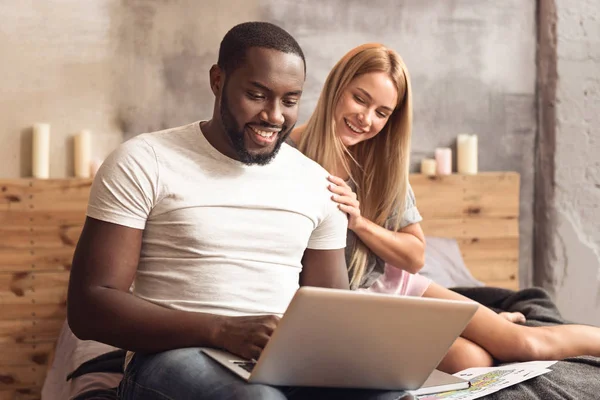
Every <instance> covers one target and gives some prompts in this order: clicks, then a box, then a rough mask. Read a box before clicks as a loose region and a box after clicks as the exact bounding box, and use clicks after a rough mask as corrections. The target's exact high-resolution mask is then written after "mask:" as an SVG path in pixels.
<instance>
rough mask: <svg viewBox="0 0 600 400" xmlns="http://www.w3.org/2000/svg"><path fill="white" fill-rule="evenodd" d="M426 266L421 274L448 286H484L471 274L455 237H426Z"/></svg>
mask: <svg viewBox="0 0 600 400" xmlns="http://www.w3.org/2000/svg"><path fill="white" fill-rule="evenodd" d="M425 240H426V243H427V247H426V249H425V266H424V267H423V268H422V269H421V271H419V274H421V275H423V276H425V277H427V278H429V279H431V280H432V281H434V282H435V283H437V284H438V285H441V286H443V287H446V288H451V287H457V286H463V287H464V286H467V287H474V286H484V284H483V283H482V282H480V281H478V280H477V279H475V278H474V277H473V275H471V272H469V269H468V268H467V266H466V265H465V262H464V260H463V258H462V255H461V254H460V248H459V247H458V243H457V242H456V240H455V239H449V238H441V237H431V236H426V237H425Z"/></svg>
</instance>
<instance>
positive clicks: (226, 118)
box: [220, 83, 293, 165]
mask: <svg viewBox="0 0 600 400" xmlns="http://www.w3.org/2000/svg"><path fill="white" fill-rule="evenodd" d="M226 89H227V83H225V87H224V88H223V95H222V96H221V104H220V110H221V121H222V123H223V128H224V129H225V132H226V133H227V136H229V140H230V141H231V144H232V145H233V150H234V151H235V153H236V154H237V156H238V158H239V161H241V162H242V163H244V164H246V165H266V164H268V163H270V162H271V161H272V160H273V158H275V156H276V155H277V153H278V152H279V149H280V148H281V145H282V144H283V142H285V140H286V139H287V137H288V136H289V135H290V133H291V132H292V128H293V126H292V127H291V128H289V129H288V128H287V126H286V125H283V126H282V129H281V131H279V132H278V133H277V135H278V137H277V142H275V146H274V147H273V151H271V152H270V153H264V154H263V153H260V154H252V153H250V152H249V151H248V150H246V146H245V144H244V128H240V127H238V126H237V122H236V121H235V118H234V117H233V114H232V113H231V110H230V109H229V102H228V101H227V95H226V94H225V93H226V92H227V90H226ZM261 126H263V127H265V128H273V126H272V125H268V124H265V123H261ZM277 128H278V127H277Z"/></svg>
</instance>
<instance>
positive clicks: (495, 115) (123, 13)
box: [0, 0, 536, 284]
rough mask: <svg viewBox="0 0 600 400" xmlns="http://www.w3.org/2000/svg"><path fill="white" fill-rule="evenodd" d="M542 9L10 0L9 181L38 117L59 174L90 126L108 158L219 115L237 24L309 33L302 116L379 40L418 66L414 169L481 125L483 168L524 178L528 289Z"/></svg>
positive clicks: (461, 2) (481, 0) (262, 0)
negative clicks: (165, 131) (353, 55)
mask: <svg viewBox="0 0 600 400" xmlns="http://www.w3.org/2000/svg"><path fill="white" fill-rule="evenodd" d="M34 3H35V7H34ZM534 12H535V1H534V0H527V1H525V0H503V1H497V0H444V1H440V0H372V1H369V2H365V1H363V0H329V1H326V2H323V1H319V0H304V1H297V0H278V1H275V0H254V1H244V0H227V1H221V2H200V1H195V0H122V1H118V0H97V1H93V2H89V1H78V0H48V1H46V2H33V1H32V0H29V1H21V2H12V1H8V0H4V1H2V0H0V51H1V52H2V54H3V55H4V59H9V60H10V62H4V63H1V64H0V74H2V76H3V79H2V80H0V107H2V110H3V112H2V113H1V114H0V128H1V130H0V139H1V140H2V141H1V143H2V147H1V148H0V159H2V160H3V163H2V164H0V176H1V177H16V176H19V175H23V174H27V173H28V166H29V154H28V149H29V145H28V143H27V141H26V140H27V135H26V132H23V130H24V129H25V128H26V127H27V126H29V125H30V124H31V123H33V122H36V121H42V120H43V121H48V122H50V123H51V124H52V128H53V134H52V147H53V155H54V158H53V159H52V167H51V175H52V176H54V177H60V176H65V174H67V173H68V172H69V171H70V169H71V162H70V159H71V158H70V157H71V156H70V152H69V140H70V136H71V135H72V134H73V133H75V132H76V131H77V130H79V129H82V128H90V129H92V130H93V131H94V133H95V136H94V144H95V147H94V151H95V154H96V155H97V156H99V157H103V156H104V155H105V154H106V153H107V152H108V151H110V149H112V148H113V147H114V146H115V145H116V144H117V143H118V142H120V141H121V140H122V137H123V136H124V137H129V136H131V135H134V134H137V133H140V132H144V131H150V130H155V129H160V128H163V127H167V126H174V125H179V124H183V123H187V122H190V121H193V120H195V119H199V118H205V117H209V116H210V115H211V111H212V94H211V93H210V91H209V87H208V68H209V67H210V65H211V64H212V63H214V62H215V61H216V50H217V46H218V43H219V41H220V39H221V37H222V36H223V34H224V33H225V31H226V30H227V29H228V28H230V27H231V26H233V25H234V24H235V23H237V22H241V21H244V20H253V19H261V20H267V21H272V22H275V23H278V24H280V25H282V26H283V27H285V28H286V29H288V30H289V31H290V32H292V33H293V34H294V35H295V36H296V37H297V38H298V40H299V42H300V44H301V45H302V46H303V48H304V50H305V53H306V56H307V61H308V71H309V74H308V77H307V82H306V87H305V96H304V97H303V102H302V112H301V120H304V119H305V118H306V117H307V116H308V115H309V114H310V112H311V110H312V108H313V107H314V105H315V104H316V100H317V96H318V94H319V90H320V88H321V85H322V83H323V81H324V79H325V76H326V74H327V72H328V71H329V69H330V68H331V67H332V66H333V64H334V63H335V62H336V61H337V60H338V59H339V58H340V57H341V56H342V55H343V54H344V53H345V52H346V51H347V50H349V49H350V48H351V47H353V46H356V45H358V44H361V43H364V42H367V41H379V42H383V43H385V44H387V45H388V46H390V47H393V48H395V49H396V50H398V51H399V52H400V53H401V54H402V55H403V57H404V58H405V61H406V63H407V64H408V67H409V69H410V71H411V74H412V79H413V87H414V105H415V130H414V140H413V160H414V164H417V163H418V162H419V160H420V159H421V158H422V157H424V156H429V155H431V154H432V152H433V150H434V148H435V147H437V146H440V145H443V146H446V145H452V144H453V143H454V140H455V138H456V135H457V134H458V133H462V132H470V133H477V134H479V135H480V154H481V156H480V167H481V170H514V171H518V172H520V173H521V174H522V194H521V204H522V206H521V214H522V218H521V238H522V239H521V276H520V278H521V281H522V282H523V283H525V284H528V283H529V282H530V271H531V252H532V250H531V238H532V234H531V231H532V225H533V223H532V204H533V168H532V167H533V152H534V151H533V142H534V135H535V130H536V120H535V103H534V95H535V13H534ZM21 165H22V166H21ZM440 203H441V206H443V199H440Z"/></svg>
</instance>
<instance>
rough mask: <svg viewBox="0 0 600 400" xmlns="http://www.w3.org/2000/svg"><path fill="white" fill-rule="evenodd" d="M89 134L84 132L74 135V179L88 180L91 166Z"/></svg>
mask: <svg viewBox="0 0 600 400" xmlns="http://www.w3.org/2000/svg"><path fill="white" fill-rule="evenodd" d="M91 151H92V146H91V134H90V131H88V130H84V131H81V132H80V133H78V134H77V135H75V138H74V152H73V153H74V156H75V160H74V167H75V168H74V169H75V177H77V178H89V177H90V165H91Z"/></svg>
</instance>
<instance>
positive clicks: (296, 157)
mask: <svg viewBox="0 0 600 400" xmlns="http://www.w3.org/2000/svg"><path fill="white" fill-rule="evenodd" d="M327 175H328V173H327V171H325V170H324V169H323V168H322V167H321V166H319V165H318V164H317V163H315V162H313V161H312V160H310V159H308V158H306V157H305V156H304V155H302V154H301V153H300V152H298V151H297V150H296V149H294V148H292V147H290V146H289V145H287V144H283V145H282V146H281V149H280V151H279V153H278V155H277V156H276V157H275V158H274V159H273V160H272V161H271V162H270V163H269V164H267V165H265V166H257V165H254V166H248V165H245V164H243V163H240V162H238V161H235V160H233V159H231V158H229V157H227V156H225V155H223V154H222V153H220V152H219V151H218V150H216V149H215V148H214V147H212V145H211V144H210V143H209V142H208V141H207V140H206V138H205V137H204V134H203V133H202V131H201V130H200V127H199V122H195V123H193V124H190V125H186V126H182V127H178V128H174V129H169V130H165V131H160V132H154V133H146V134H142V135H139V136H136V137H134V138H133V139H130V140H128V141H127V142H125V143H123V144H122V145H121V146H120V147H119V148H118V149H117V150H115V151H114V152H113V153H112V154H111V155H110V156H109V157H108V158H107V159H106V161H105V162H104V163H103V164H102V167H101V168H100V170H99V171H98V174H97V175H96V178H95V179H94V183H93V185H92V189H91V193H90V201H89V206H88V211H87V215H88V216H89V217H92V218H95V219H99V220H102V221H106V222H111V223H115V224H119V225H124V226H127V227H131V228H136V229H143V230H144V234H143V239H142V248H141V254H140V262H139V266H138V269H137V273H136V277H135V282H134V289H133V292H134V295H136V296H138V297H140V298H143V299H145V300H147V301H150V302H152V303H155V304H158V305H161V306H164V307H169V308H173V309H179V310H185V311H196V312H207V313H213V314H221V315H232V316H236V315H257V314H277V315H281V314H283V312H284V311H285V309H286V308H287V306H288V304H289V302H290V300H291V298H292V296H293V295H294V293H295V291H296V290H297V288H298V286H299V283H298V280H299V273H300V271H301V269H302V265H301V263H300V261H301V258H302V255H303V253H304V250H305V249H306V248H310V249H341V248H344V247H345V246H346V229H347V217H346V215H345V214H344V213H343V212H342V211H340V210H339V209H338V208H337V206H336V204H335V203H334V202H333V201H332V200H331V192H329V190H328V189H327V184H328V181H327V179H326V178H327Z"/></svg>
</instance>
